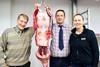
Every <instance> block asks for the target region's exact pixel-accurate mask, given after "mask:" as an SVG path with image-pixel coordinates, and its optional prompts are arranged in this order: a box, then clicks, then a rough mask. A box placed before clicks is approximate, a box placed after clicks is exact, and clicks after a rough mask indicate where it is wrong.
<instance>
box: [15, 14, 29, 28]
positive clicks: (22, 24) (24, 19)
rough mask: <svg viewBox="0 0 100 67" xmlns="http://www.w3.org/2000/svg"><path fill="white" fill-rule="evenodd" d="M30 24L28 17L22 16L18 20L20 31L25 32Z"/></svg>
mask: <svg viewBox="0 0 100 67" xmlns="http://www.w3.org/2000/svg"><path fill="white" fill-rule="evenodd" d="M27 22H28V16H26V15H20V16H19V17H18V19H17V26H18V28H19V29H20V30H24V28H25V27H26V25H27Z"/></svg>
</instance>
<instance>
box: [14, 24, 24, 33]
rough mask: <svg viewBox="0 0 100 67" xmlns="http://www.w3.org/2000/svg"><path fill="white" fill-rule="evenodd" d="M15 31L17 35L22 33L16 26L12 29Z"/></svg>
mask: <svg viewBox="0 0 100 67" xmlns="http://www.w3.org/2000/svg"><path fill="white" fill-rule="evenodd" d="M14 29H15V31H16V32H17V33H22V32H23V31H21V30H20V29H19V28H18V26H17V25H16V27H15V28H14Z"/></svg>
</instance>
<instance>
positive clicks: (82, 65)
mask: <svg viewBox="0 0 100 67" xmlns="http://www.w3.org/2000/svg"><path fill="white" fill-rule="evenodd" d="M72 67H93V66H92V65H90V64H72Z"/></svg>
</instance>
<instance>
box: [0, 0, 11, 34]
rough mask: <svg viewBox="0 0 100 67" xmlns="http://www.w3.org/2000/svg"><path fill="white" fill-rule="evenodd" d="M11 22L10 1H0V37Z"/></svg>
mask: <svg viewBox="0 0 100 67" xmlns="http://www.w3.org/2000/svg"><path fill="white" fill-rule="evenodd" d="M10 22H11V0H0V35H1V33H2V32H3V31H4V30H5V29H6V28H8V27H10Z"/></svg>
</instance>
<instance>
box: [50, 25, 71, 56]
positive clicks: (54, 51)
mask: <svg viewBox="0 0 100 67" xmlns="http://www.w3.org/2000/svg"><path fill="white" fill-rule="evenodd" d="M59 29H60V28H59V25H58V24H53V30H52V32H53V33H52V41H51V45H50V49H51V56H53V57H66V56H68V54H69V44H68V41H69V36H70V33H71V31H70V27H69V26H68V25H64V24H63V27H62V29H63V40H64V48H63V50H60V49H59V42H58V41H59Z"/></svg>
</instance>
